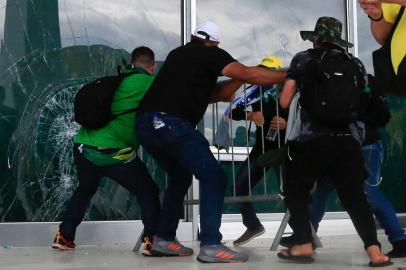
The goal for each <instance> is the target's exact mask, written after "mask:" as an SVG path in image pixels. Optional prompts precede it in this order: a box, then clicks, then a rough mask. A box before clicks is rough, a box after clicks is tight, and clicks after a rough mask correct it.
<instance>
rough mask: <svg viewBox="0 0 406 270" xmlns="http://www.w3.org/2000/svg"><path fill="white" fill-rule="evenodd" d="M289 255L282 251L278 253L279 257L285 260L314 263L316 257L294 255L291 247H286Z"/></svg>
mask: <svg viewBox="0 0 406 270" xmlns="http://www.w3.org/2000/svg"><path fill="white" fill-rule="evenodd" d="M284 250H285V251H286V252H287V253H288V255H285V254H283V253H282V252H279V253H278V257H279V258H281V259H283V260H288V261H291V262H295V263H312V262H314V258H313V257H312V256H302V255H292V253H291V252H290V249H284Z"/></svg>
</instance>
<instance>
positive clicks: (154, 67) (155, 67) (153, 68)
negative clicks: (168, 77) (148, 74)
mask: <svg viewBox="0 0 406 270" xmlns="http://www.w3.org/2000/svg"><path fill="white" fill-rule="evenodd" d="M156 69H157V65H156V63H154V65H153V66H152V68H151V71H152V73H155V71H156Z"/></svg>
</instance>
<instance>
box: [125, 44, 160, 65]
mask: <svg viewBox="0 0 406 270" xmlns="http://www.w3.org/2000/svg"><path fill="white" fill-rule="evenodd" d="M131 64H133V65H141V66H147V67H150V66H152V65H153V64H155V54H154V52H153V51H152V50H151V49H150V48H148V47H145V46H141V47H137V48H135V49H134V50H133V51H132V53H131Z"/></svg>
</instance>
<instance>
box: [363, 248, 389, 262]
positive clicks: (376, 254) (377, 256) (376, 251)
mask: <svg viewBox="0 0 406 270" xmlns="http://www.w3.org/2000/svg"><path fill="white" fill-rule="evenodd" d="M367 254H368V256H369V258H370V259H371V262H372V263H374V264H376V263H383V262H388V261H390V258H389V257H388V256H386V255H385V254H383V253H382V251H381V249H380V248H379V246H378V245H372V246H369V247H368V248H367Z"/></svg>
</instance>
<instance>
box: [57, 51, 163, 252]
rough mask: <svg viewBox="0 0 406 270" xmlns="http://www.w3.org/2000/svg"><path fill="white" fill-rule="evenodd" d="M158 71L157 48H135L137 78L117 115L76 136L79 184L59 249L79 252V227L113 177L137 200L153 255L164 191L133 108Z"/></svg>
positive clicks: (127, 82) (119, 100) (121, 97)
mask: <svg viewBox="0 0 406 270" xmlns="http://www.w3.org/2000/svg"><path fill="white" fill-rule="evenodd" d="M155 69H156V64H155V56H154V53H153V51H152V50H151V49H149V48H147V47H138V48H136V49H134V51H133V52H132V58H131V67H130V68H127V69H126V70H125V71H124V72H130V73H134V74H131V75H129V76H127V77H125V78H124V79H123V81H122V82H121V84H120V85H119V87H118V88H117V90H116V91H115V93H114V96H113V100H112V104H111V111H112V114H113V115H117V117H116V118H115V119H113V120H112V121H110V122H109V123H108V124H107V125H106V126H104V127H102V128H99V129H87V128H85V127H83V126H82V127H81V129H80V130H79V132H78V133H77V135H76V136H75V145H74V147H73V155H74V158H75V163H76V168H77V172H78V179H79V186H78V188H77V189H76V191H75V192H74V194H73V196H72V198H71V200H70V202H69V204H68V206H67V208H66V211H65V214H64V217H63V221H62V223H61V224H60V226H59V231H58V233H57V234H56V236H55V240H54V243H53V245H52V247H53V248H55V249H60V250H66V249H74V248H75V244H74V240H75V234H76V228H77V226H79V224H80V223H81V221H82V219H83V216H84V214H85V212H86V209H87V207H88V205H89V202H90V200H91V198H92V197H93V195H94V194H95V193H96V191H97V188H98V186H99V183H100V180H101V178H102V177H103V176H107V177H109V178H111V179H113V180H115V181H116V182H117V183H119V184H120V185H121V186H123V187H124V188H126V189H128V190H129V191H130V192H132V193H133V194H134V195H135V196H136V197H137V199H138V202H139V204H140V207H141V214H142V215H141V218H142V222H143V224H144V226H145V235H144V241H145V243H146V245H145V249H144V250H143V254H144V255H150V240H149V239H152V237H153V235H154V234H155V230H156V225H157V224H158V222H159V217H160V201H159V197H158V195H159V190H158V188H157V186H156V185H155V183H154V181H153V179H152V178H151V176H150V175H149V173H148V170H147V168H146V167H145V166H144V164H143V163H142V161H141V160H140V159H139V157H138V156H137V154H136V153H137V150H138V147H139V142H138V139H137V137H136V136H135V133H134V119H135V114H136V112H135V111H134V110H132V109H135V108H137V107H138V104H139V102H140V100H141V99H142V97H143V96H144V94H145V92H146V91H147V90H148V88H149V86H150V85H151V83H152V81H153V80H154V76H153V75H152V73H153V72H154V71H155ZM125 112H128V113H125Z"/></svg>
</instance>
